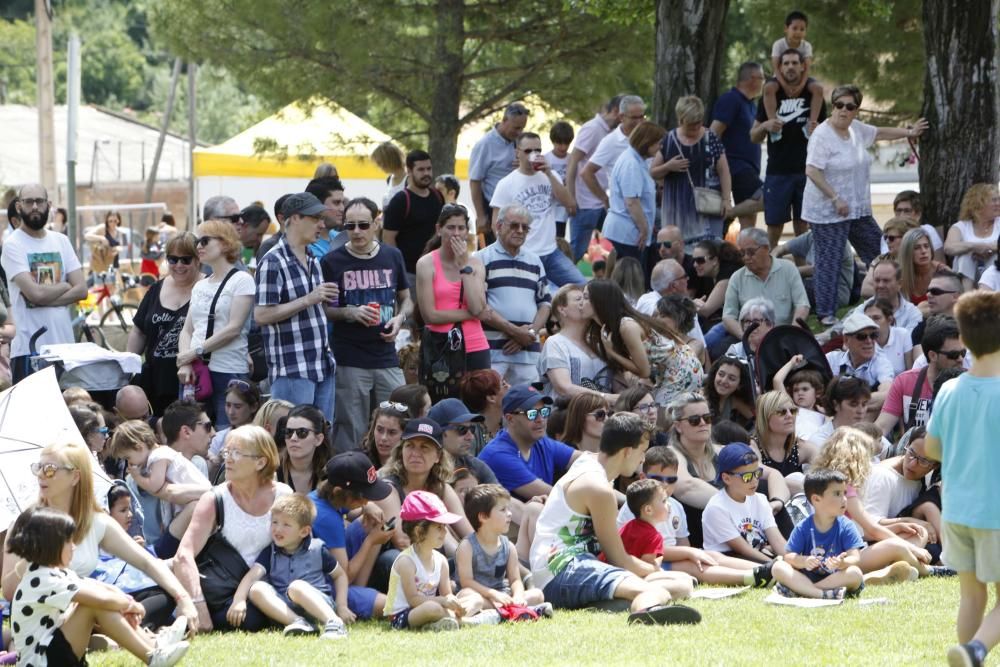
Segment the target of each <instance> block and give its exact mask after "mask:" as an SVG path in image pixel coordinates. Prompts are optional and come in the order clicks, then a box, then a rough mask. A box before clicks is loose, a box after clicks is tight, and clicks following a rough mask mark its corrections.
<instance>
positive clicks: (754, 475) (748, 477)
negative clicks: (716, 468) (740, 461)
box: [726, 468, 764, 484]
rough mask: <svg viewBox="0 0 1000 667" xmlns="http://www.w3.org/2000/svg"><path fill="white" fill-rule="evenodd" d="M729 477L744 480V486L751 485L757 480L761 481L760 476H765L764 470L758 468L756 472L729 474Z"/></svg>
mask: <svg viewBox="0 0 1000 667" xmlns="http://www.w3.org/2000/svg"><path fill="white" fill-rule="evenodd" d="M726 474H727V475H732V476H733V477H739V478H740V479H741V480H743V483H744V484H749V483H750V482H752V481H754V480H755V479H760V476H761V475H763V474H764V469H763V468H757V469H756V470H751V471H750V472H727V473H726Z"/></svg>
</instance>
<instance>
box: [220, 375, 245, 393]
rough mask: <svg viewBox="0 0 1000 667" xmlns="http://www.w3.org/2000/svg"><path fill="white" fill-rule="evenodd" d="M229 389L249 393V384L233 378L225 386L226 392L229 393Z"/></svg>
mask: <svg viewBox="0 0 1000 667" xmlns="http://www.w3.org/2000/svg"><path fill="white" fill-rule="evenodd" d="M230 389H238V390H240V391H244V392H249V391H250V383H249V382H247V381H246V380H241V379H239V378H233V379H232V380H230V381H229V383H228V384H227V385H226V391H229V390H230Z"/></svg>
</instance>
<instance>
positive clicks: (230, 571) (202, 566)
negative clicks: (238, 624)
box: [194, 486, 250, 613]
mask: <svg viewBox="0 0 1000 667" xmlns="http://www.w3.org/2000/svg"><path fill="white" fill-rule="evenodd" d="M212 495H213V497H214V499H215V531H213V533H212V534H211V536H209V538H208V541H207V542H205V546H204V547H202V549H201V552H200V553H199V554H198V556H197V557H196V558H195V561H194V562H195V564H196V565H197V566H198V573H199V574H200V575H201V594H202V596H203V597H204V598H205V604H206V605H208V610H209V611H210V612H212V613H217V612H219V611H225V610H227V609H229V606H230V605H231V604H232V603H233V596H234V595H235V594H236V589H237V587H238V586H239V585H240V582H241V581H242V580H243V576H244V575H245V574H246V573H247V572H248V571H249V570H250V568H249V567H247V564H246V561H245V560H243V556H241V555H240V552H239V551H237V550H236V547H234V546H233V545H232V544H230V543H229V540H227V539H226V538H225V536H224V535H223V534H222V526H223V524H224V523H225V520H226V515H225V503H223V501H222V491H221V490H220V488H219V487H217V486H216V487H214V488H213V489H212Z"/></svg>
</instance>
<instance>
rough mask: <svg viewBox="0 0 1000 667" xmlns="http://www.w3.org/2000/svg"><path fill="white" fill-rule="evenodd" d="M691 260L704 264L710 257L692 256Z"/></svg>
mask: <svg viewBox="0 0 1000 667" xmlns="http://www.w3.org/2000/svg"><path fill="white" fill-rule="evenodd" d="M691 261H692V262H694V263H695V264H704V263H705V262H707V261H708V257H692V258H691Z"/></svg>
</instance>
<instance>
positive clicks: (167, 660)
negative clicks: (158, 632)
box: [149, 642, 191, 667]
mask: <svg viewBox="0 0 1000 667" xmlns="http://www.w3.org/2000/svg"><path fill="white" fill-rule="evenodd" d="M190 647H191V644H189V643H187V642H177V643H176V644H172V645H170V646H164V647H162V648H160V647H157V648H155V649H154V650H153V651H152V652H150V654H149V667H173V665H176V664H177V663H178V662H180V661H181V658H183V657H184V654H185V653H187V650H188V649H189V648H190Z"/></svg>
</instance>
